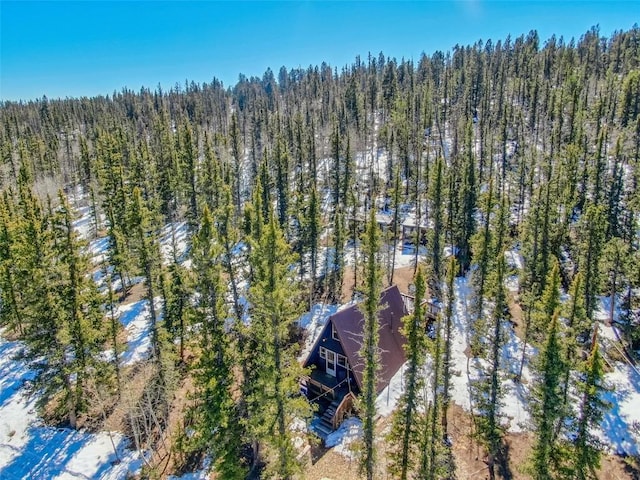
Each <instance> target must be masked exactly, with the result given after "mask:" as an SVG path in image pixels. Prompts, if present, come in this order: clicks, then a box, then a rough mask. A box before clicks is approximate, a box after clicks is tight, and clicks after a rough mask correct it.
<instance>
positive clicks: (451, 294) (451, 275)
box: [442, 255, 458, 438]
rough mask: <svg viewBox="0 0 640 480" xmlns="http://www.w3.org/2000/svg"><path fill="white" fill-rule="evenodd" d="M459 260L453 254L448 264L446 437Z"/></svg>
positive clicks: (444, 375)
mask: <svg viewBox="0 0 640 480" xmlns="http://www.w3.org/2000/svg"><path fill="white" fill-rule="evenodd" d="M457 271H458V262H457V261H456V259H455V257H454V256H453V255H452V256H451V257H450V259H449V264H448V265H447V303H446V307H445V311H444V358H443V362H442V433H443V435H444V437H445V438H446V437H447V436H448V434H449V428H448V425H449V424H448V421H447V416H448V412H449V400H450V396H451V395H450V392H449V390H450V381H451V343H452V342H453V339H452V331H451V329H452V323H453V307H454V304H455V298H456V297H455V290H454V287H455V278H456V272H457Z"/></svg>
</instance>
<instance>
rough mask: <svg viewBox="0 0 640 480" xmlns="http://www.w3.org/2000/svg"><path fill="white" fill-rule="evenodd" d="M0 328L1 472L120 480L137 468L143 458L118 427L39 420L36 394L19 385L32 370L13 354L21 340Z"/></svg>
mask: <svg viewBox="0 0 640 480" xmlns="http://www.w3.org/2000/svg"><path fill="white" fill-rule="evenodd" d="M1 334H2V332H0V478H1V479H7V480H9V479H11V480H14V479H15V480H18V479H25V480H31V479H65V480H75V479H78V480H80V479H82V480H86V479H89V478H90V479H104V480H107V479H113V480H120V479H123V478H126V477H127V475H130V474H134V473H136V472H138V471H139V469H140V468H141V466H142V459H141V458H139V456H138V454H137V453H136V452H134V451H132V450H129V449H128V447H129V445H128V441H127V440H126V438H124V437H123V436H122V435H121V434H119V433H111V434H110V433H107V432H100V433H98V434H93V433H88V432H83V431H76V430H69V429H64V428H54V427H47V426H43V425H42V424H41V422H40V420H39V418H38V416H37V415H36V413H35V399H34V398H27V397H26V396H25V393H24V388H23V385H24V382H25V381H28V380H29V379H30V378H31V376H32V373H31V372H30V371H29V369H28V368H27V366H26V365H25V364H24V363H22V362H20V361H17V360H14V356H15V355H16V354H17V353H19V352H20V350H21V348H22V346H21V344H20V343H19V342H9V341H7V340H5V339H4V338H2V336H1ZM112 442H113V443H112ZM114 446H115V451H114Z"/></svg>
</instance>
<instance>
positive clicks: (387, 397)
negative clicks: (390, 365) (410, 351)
mask: <svg viewBox="0 0 640 480" xmlns="http://www.w3.org/2000/svg"><path fill="white" fill-rule="evenodd" d="M407 365H408V364H407V363H405V364H404V365H402V367H400V368H399V369H398V371H397V372H396V374H395V375H394V376H393V377H391V380H389V385H387V386H386V387H385V388H384V390H382V392H380V395H378V398H377V399H376V413H377V414H378V415H380V416H382V417H388V416H389V415H391V413H393V411H394V410H395V409H396V405H397V404H398V400H400V397H401V396H402V394H403V393H404V374H405V370H406V369H407Z"/></svg>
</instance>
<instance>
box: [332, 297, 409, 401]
mask: <svg viewBox="0 0 640 480" xmlns="http://www.w3.org/2000/svg"><path fill="white" fill-rule="evenodd" d="M379 309H380V310H379V312H378V320H379V335H380V337H379V342H378V347H379V351H380V369H379V370H378V382H377V388H376V390H377V392H378V393H379V392H380V391H381V390H383V389H384V388H385V387H386V386H387V385H388V384H389V381H390V380H391V377H393V376H394V375H395V374H396V372H397V371H398V369H399V368H400V367H401V366H402V365H403V364H404V363H405V362H406V357H405V352H404V344H405V343H406V339H405V338H404V335H402V333H400V328H401V327H402V318H403V317H404V316H405V315H406V314H407V311H406V308H405V305H404V301H403V300H402V296H401V295H400V290H398V287H397V286H396V285H393V286H391V287H389V288H387V289H386V290H384V291H383V292H382V294H381V296H380V303H379ZM330 320H331V321H332V322H333V325H334V326H335V329H336V332H337V334H338V338H340V343H341V344H342V348H343V349H344V351H345V355H346V356H347V358H348V359H349V364H350V365H351V368H352V369H353V373H354V375H355V377H356V381H357V383H358V387H360V388H362V373H363V371H364V360H363V359H362V357H361V356H360V353H359V352H360V348H361V347H362V339H363V330H364V315H363V314H362V312H361V311H360V308H359V305H353V306H351V307H349V308H345V309H344V310H340V311H339V312H337V313H335V314H333V315H332V316H331V318H330Z"/></svg>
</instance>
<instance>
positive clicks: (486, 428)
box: [473, 253, 507, 480]
mask: <svg viewBox="0 0 640 480" xmlns="http://www.w3.org/2000/svg"><path fill="white" fill-rule="evenodd" d="M504 269H505V260H504V253H501V254H500V256H499V257H498V259H497V262H496V271H495V272H493V274H492V276H491V279H490V291H491V293H492V297H493V303H494V306H493V313H492V315H491V323H490V324H489V328H490V330H489V332H490V333H489V335H488V339H487V342H488V343H490V348H489V351H488V355H489V357H488V359H487V361H488V365H487V368H486V371H485V372H482V377H481V379H480V380H479V382H478V384H477V385H475V386H473V389H474V397H475V402H476V404H477V419H476V427H477V432H476V433H477V435H478V436H479V438H480V441H481V442H482V444H483V445H484V447H485V449H486V450H487V456H488V460H487V465H488V467H489V478H491V479H492V480H493V479H494V478H495V462H496V461H497V460H499V455H500V454H501V449H502V436H503V426H502V422H501V415H500V408H501V405H502V398H503V390H502V382H501V378H500V376H501V371H502V368H503V366H502V364H501V362H502V359H501V351H502V346H503V344H504V332H503V328H504V327H503V323H504V321H505V320H506V319H507V318H505V316H506V314H507V303H506V293H505V291H504Z"/></svg>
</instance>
